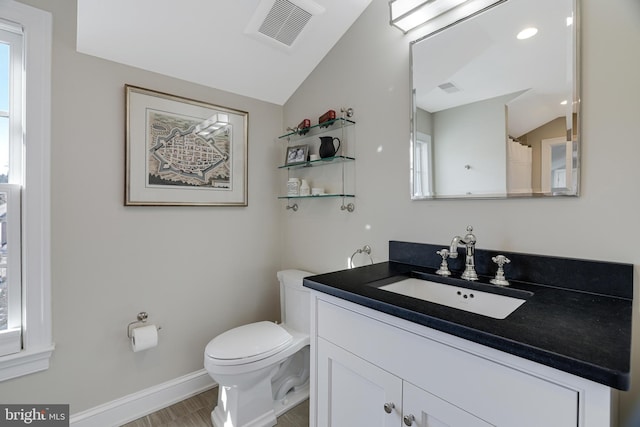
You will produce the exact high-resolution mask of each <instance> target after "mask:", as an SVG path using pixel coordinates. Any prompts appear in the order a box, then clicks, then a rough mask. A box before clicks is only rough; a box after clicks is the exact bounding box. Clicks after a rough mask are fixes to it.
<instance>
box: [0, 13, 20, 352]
mask: <svg viewBox="0 0 640 427" xmlns="http://www.w3.org/2000/svg"><path fill="white" fill-rule="evenodd" d="M22 47H23V35H22V28H20V27H16V26H14V25H11V24H9V23H6V22H2V21H0V356H4V355H7V354H11V353H17V352H19V351H20V350H21V349H22V316H21V312H22V309H21V308H22V281H21V274H20V269H21V267H20V266H21V265H22V263H21V261H20V259H21V257H22V253H21V250H20V192H21V188H22V183H23V181H24V179H23V175H22V167H21V165H22V157H23V156H22V128H23V120H22V119H23V114H22V99H23V96H22V92H23V91H22V86H23V85H22V81H23V79H22V64H23V63H24V61H23V49H22Z"/></svg>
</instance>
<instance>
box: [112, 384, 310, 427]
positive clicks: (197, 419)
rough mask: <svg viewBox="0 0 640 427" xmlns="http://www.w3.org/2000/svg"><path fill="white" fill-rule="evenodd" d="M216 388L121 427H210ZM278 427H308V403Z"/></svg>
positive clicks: (285, 415)
mask: <svg viewBox="0 0 640 427" xmlns="http://www.w3.org/2000/svg"><path fill="white" fill-rule="evenodd" d="M217 401H218V388H217V387H216V388H213V389H211V390H208V391H205V392H204V393H200V394H198V395H196V396H193V397H191V398H189V399H187V400H183V401H182V402H178V403H176V404H174V405H171V406H169V407H166V408H164V409H161V410H159V411H158V412H154V413H152V414H149V415H147V416H145V417H142V418H139V419H137V420H135V421H132V422H130V423H127V424H124V425H123V426H121V427H212V424H211V411H212V410H213V407H214V406H215V404H216V402H217ZM277 425H278V427H308V426H309V401H308V400H305V401H304V402H302V403H301V404H299V405H298V406H296V407H295V408H293V409H291V410H290V411H289V412H287V413H285V414H282V415H281V416H280V417H279V418H278V424H277Z"/></svg>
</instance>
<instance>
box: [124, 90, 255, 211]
mask: <svg viewBox="0 0 640 427" xmlns="http://www.w3.org/2000/svg"><path fill="white" fill-rule="evenodd" d="M125 104H126V105H125V109H126V125H125V127H126V129H125V145H126V147H125V187H126V188H125V206H247V205H248V200H247V193H248V192H247V175H248V173H247V167H248V158H247V149H248V140H247V130H248V121H249V113H247V112H245V111H240V110H235V109H231V108H228V107H222V106H218V105H214V104H210V103H208V102H203V101H197V100H194V99H189V98H185V97H181V96H176V95H170V94H167V93H163V92H158V91H154V90H150V89H144V88H141V87H137V86H133V85H125Z"/></svg>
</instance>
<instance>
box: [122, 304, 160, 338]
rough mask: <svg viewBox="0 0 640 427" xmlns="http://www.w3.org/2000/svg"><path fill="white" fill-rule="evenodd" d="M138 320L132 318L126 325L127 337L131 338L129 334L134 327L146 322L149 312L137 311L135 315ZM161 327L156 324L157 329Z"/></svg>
mask: <svg viewBox="0 0 640 427" xmlns="http://www.w3.org/2000/svg"><path fill="white" fill-rule="evenodd" d="M137 318H138V320H134V321H133V322H131V323H129V324H128V325H127V337H128V338H131V336H132V335H131V334H132V332H131V331H133V330H134V329H135V328H137V327H139V326H142V325H144V324H145V323H146V322H147V319H148V318H149V314H148V313H147V312H146V311H141V312H140V313H138V316H137ZM160 329H162V327H161V326H158V330H160Z"/></svg>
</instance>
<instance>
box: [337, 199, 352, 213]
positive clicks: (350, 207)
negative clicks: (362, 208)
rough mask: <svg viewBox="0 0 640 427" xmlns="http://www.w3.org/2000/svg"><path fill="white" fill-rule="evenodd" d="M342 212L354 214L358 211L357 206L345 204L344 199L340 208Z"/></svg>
mask: <svg viewBox="0 0 640 427" xmlns="http://www.w3.org/2000/svg"><path fill="white" fill-rule="evenodd" d="M340 210H341V211H347V212H353V211H354V210H356V205H354V204H353V203H348V204H346V205H345V204H344V199H342V206H340Z"/></svg>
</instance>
